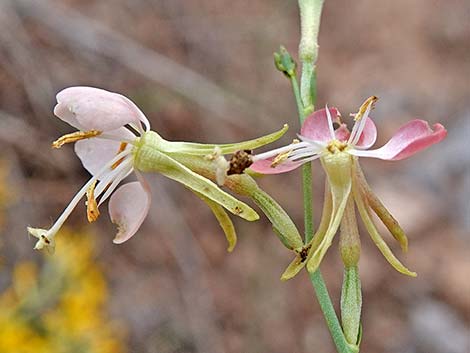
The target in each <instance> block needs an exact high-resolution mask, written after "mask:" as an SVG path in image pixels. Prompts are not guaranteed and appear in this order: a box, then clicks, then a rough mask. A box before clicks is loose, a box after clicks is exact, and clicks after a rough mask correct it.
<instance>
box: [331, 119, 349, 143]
mask: <svg viewBox="0 0 470 353" xmlns="http://www.w3.org/2000/svg"><path fill="white" fill-rule="evenodd" d="M350 135H351V133H350V132H349V129H348V127H347V126H346V124H344V123H341V125H340V126H339V128H337V129H336V130H335V137H336V138H337V139H338V140H339V141H343V142H345V141H347V140H348V139H349V136H350Z"/></svg>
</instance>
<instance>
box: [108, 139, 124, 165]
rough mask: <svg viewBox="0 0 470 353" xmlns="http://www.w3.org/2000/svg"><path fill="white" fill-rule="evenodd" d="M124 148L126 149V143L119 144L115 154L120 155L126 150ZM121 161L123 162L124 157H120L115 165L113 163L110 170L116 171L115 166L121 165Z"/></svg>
mask: <svg viewBox="0 0 470 353" xmlns="http://www.w3.org/2000/svg"><path fill="white" fill-rule="evenodd" d="M126 147H127V142H121V144H120V145H119V150H118V151H117V153H116V154H119V153H121V152H124V150H125V149H126ZM123 160H124V157H122V158H121V159H120V160H118V161H117V162H116V163H114V164H113V165H112V166H111V169H113V170H114V169H116V168H117V166H118V165H119V164H121V163H122V161H123Z"/></svg>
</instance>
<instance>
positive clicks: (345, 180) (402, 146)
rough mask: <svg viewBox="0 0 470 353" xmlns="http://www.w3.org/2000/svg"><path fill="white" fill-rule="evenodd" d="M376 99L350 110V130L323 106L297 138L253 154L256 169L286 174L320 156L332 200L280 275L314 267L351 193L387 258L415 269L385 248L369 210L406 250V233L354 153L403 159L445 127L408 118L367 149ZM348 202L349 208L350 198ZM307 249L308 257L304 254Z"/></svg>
mask: <svg viewBox="0 0 470 353" xmlns="http://www.w3.org/2000/svg"><path fill="white" fill-rule="evenodd" d="M376 100H377V98H376V97H370V98H369V99H367V100H366V102H365V103H364V104H363V105H362V106H361V108H360V109H359V112H358V113H356V114H354V120H355V123H354V126H353V128H352V131H351V132H350V131H349V130H348V128H347V127H346V124H343V123H342V122H341V120H340V114H339V112H338V110H337V109H336V108H328V107H326V108H325V109H321V110H318V111H316V112H314V113H312V114H311V115H310V116H309V117H307V119H306V120H305V122H304V124H303V125H302V128H301V131H300V135H299V139H300V141H294V143H292V144H290V145H288V146H285V147H281V148H278V149H275V150H272V151H269V152H265V153H262V154H259V155H255V156H253V161H254V163H253V164H252V165H251V167H250V169H251V170H253V171H255V172H257V173H261V174H278V173H285V172H288V171H291V170H293V169H295V168H298V167H299V166H300V165H302V164H304V163H306V162H310V161H313V160H315V159H320V160H321V162H322V165H323V168H324V169H325V171H326V174H327V176H328V179H327V182H328V185H327V188H326V193H327V201H328V200H329V201H332V207H330V208H329V209H328V207H326V209H324V212H323V213H324V214H323V216H322V217H323V218H325V219H323V220H322V223H321V225H320V228H321V229H320V228H319V230H318V231H317V234H316V235H315V237H314V239H313V241H312V242H311V243H310V244H307V245H306V247H305V248H304V250H303V254H300V253H299V255H298V256H297V258H296V260H294V262H293V263H292V264H291V266H290V267H289V268H288V270H287V271H286V273H285V274H284V278H290V277H292V276H293V275H295V274H296V273H297V272H298V271H299V270H300V268H301V267H302V266H303V265H304V264H305V263H307V268H308V270H309V271H315V270H316V269H317V268H318V266H319V263H320V261H321V259H322V258H323V256H324V254H325V252H326V250H327V249H328V248H329V246H330V245H331V241H332V239H333V237H334V235H335V233H336V232H337V230H338V227H339V225H340V223H341V222H342V218H343V214H344V211H345V208H346V205H347V203H348V199H349V198H350V197H351V198H354V201H355V204H356V205H357V207H358V209H359V212H360V214H361V217H362V219H363V221H364V223H365V225H366V228H367V230H368V232H369V234H370V235H371V237H372V239H373V240H374V243H375V244H376V245H377V246H378V247H379V249H380V251H381V252H382V253H383V254H384V256H385V257H386V258H387V260H388V261H389V262H390V263H391V264H392V265H393V266H394V267H395V268H396V269H397V270H398V271H400V272H402V273H406V274H408V275H413V274H414V273H412V272H410V271H409V270H407V269H406V268H405V267H404V266H403V265H401V263H399V261H398V260H397V259H396V258H395V257H394V255H393V254H392V253H391V252H390V249H389V248H388V246H387V245H386V244H385V242H384V241H383V239H382V238H381V237H380V236H379V234H378V232H377V230H376V228H375V225H374V224H373V222H372V219H371V218H370V210H371V209H372V210H373V211H374V212H376V213H377V215H378V216H379V218H380V219H381V220H382V221H383V222H384V223H385V225H386V226H387V227H388V229H389V230H390V231H391V232H392V234H393V235H394V236H395V238H396V239H397V240H398V241H399V242H400V244H401V246H402V249H403V250H405V251H406V249H407V240H406V236H405V235H404V233H403V231H402V230H401V228H400V227H399V225H398V223H397V222H396V221H395V219H394V218H393V217H392V216H391V215H390V214H389V213H388V211H387V210H386V209H385V207H384V206H383V205H382V203H381V202H380V200H378V198H377V197H376V196H375V195H374V194H373V193H372V191H371V190H370V187H369V186H368V184H367V182H366V181H365V179H364V176H363V174H362V171H361V169H360V166H359V162H358V157H373V158H379V159H384V160H401V159H405V158H408V157H410V156H412V155H413V154H415V153H417V152H419V151H421V150H423V149H425V148H427V147H429V146H431V145H433V144H435V143H438V142H440V141H441V140H443V139H444V138H445V136H446V135H447V131H446V130H445V128H444V127H443V126H442V125H441V124H435V125H434V126H433V129H431V128H430V127H429V125H428V123H427V122H426V121H423V120H412V121H410V122H409V123H407V124H405V125H404V126H402V127H401V128H400V129H399V130H398V131H397V133H396V134H395V135H394V136H393V137H392V138H391V139H390V140H389V141H388V142H387V143H386V144H385V145H384V146H382V147H380V148H378V149H372V150H371V149H370V148H371V147H372V146H373V144H374V143H375V141H376V138H377V129H376V127H375V124H374V122H373V121H372V119H371V118H370V117H369V113H370V111H371V109H372V108H373V105H374V103H375V102H376ZM334 123H336V124H338V128H337V129H334V125H333V124H334ZM328 195H331V196H328ZM328 197H330V198H331V199H328ZM350 204H351V205H352V207H354V202H351V203H350ZM352 214H354V212H353V213H352ZM306 252H308V256H305V253H306Z"/></svg>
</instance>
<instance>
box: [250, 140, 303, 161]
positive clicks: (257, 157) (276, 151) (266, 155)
mask: <svg viewBox="0 0 470 353" xmlns="http://www.w3.org/2000/svg"><path fill="white" fill-rule="evenodd" d="M309 145H310V143H309V142H299V140H294V141H293V142H292V143H291V144H290V145H287V146H284V147H280V148H276V149H274V150H272V151H268V152H264V153H260V154H257V155H254V156H253V162H256V161H259V160H262V159H267V158H270V157H273V156H276V155H279V154H282V153H284V152H286V151H295V150H297V149H300V148H304V147H308V146H309Z"/></svg>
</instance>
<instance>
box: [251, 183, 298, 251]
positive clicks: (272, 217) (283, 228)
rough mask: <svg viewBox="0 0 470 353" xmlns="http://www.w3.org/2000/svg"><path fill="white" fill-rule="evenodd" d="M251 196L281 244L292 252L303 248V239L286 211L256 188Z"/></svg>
mask: <svg viewBox="0 0 470 353" xmlns="http://www.w3.org/2000/svg"><path fill="white" fill-rule="evenodd" d="M249 196H250V197H251V198H252V199H253V201H254V202H255V203H256V204H257V205H258V207H259V208H261V210H262V211H263V213H264V214H265V215H266V217H268V219H269V221H270V222H271V224H272V227H273V230H274V232H275V233H276V235H277V236H278V237H279V239H280V240H281V242H282V243H283V244H284V245H285V246H286V247H287V248H288V249H291V250H300V249H302V247H303V242H302V237H301V236H300V233H299V231H298V230H297V227H296V226H295V224H294V222H293V221H292V219H291V218H290V217H289V215H288V214H287V212H286V211H284V209H283V208H282V207H281V206H280V205H279V204H278V203H277V202H276V200H274V199H273V198H272V197H271V196H270V195H268V194H267V193H266V192H264V191H263V190H261V189H260V188H259V187H256V188H254V189H253V190H252V192H251V193H250V194H249Z"/></svg>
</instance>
